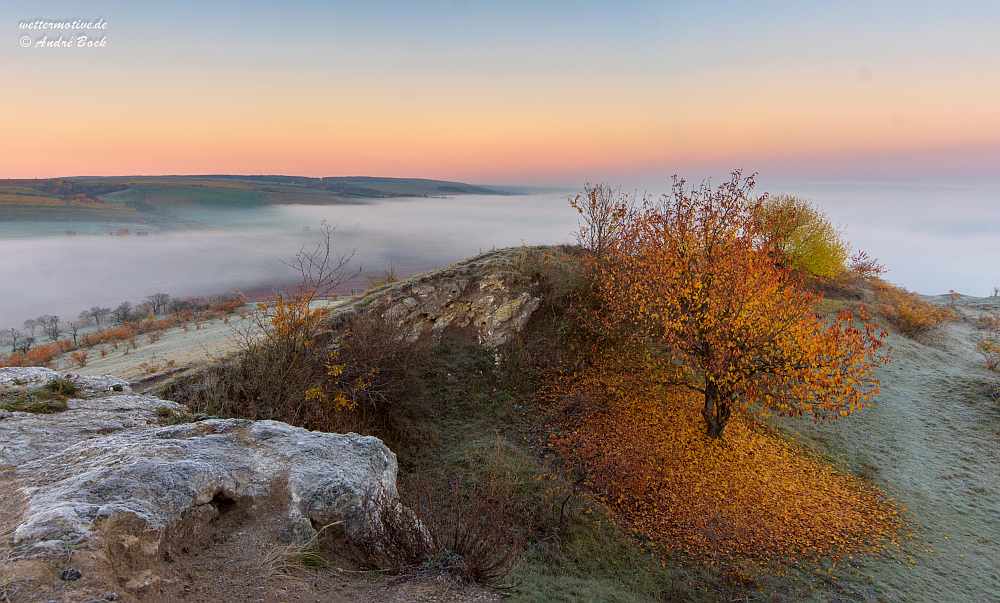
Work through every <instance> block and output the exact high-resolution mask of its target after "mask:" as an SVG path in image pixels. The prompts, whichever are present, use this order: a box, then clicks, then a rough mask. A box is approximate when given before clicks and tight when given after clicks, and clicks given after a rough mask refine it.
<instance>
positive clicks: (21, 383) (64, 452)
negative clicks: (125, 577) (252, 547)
mask: <svg viewBox="0 0 1000 603" xmlns="http://www.w3.org/2000/svg"><path fill="white" fill-rule="evenodd" d="M6 376H7V377H10V378H11V380H12V381H13V380H16V381H18V383H16V384H15V383H9V384H8V385H9V386H10V387H25V386H28V384H37V383H39V382H40V381H42V380H45V379H48V378H49V377H51V375H49V373H46V372H44V371H38V370H25V371H22V372H19V373H17V376H16V377H15V376H12V375H11V374H7V375H6ZM110 383H111V382H110V381H108V382H107V383H105V385H108V384H110ZM97 389H100V388H99V387H98V388H97ZM69 406H70V410H68V411H66V412H62V413H55V414H51V415H31V414H28V413H21V412H14V413H9V416H7V417H5V418H3V419H2V420H0V465H6V466H8V470H7V471H6V472H4V473H3V474H2V478H3V479H13V480H14V483H15V485H16V486H17V487H19V489H20V490H21V493H22V494H23V495H24V496H25V498H26V505H27V509H26V511H25V514H24V516H23V517H22V518H21V519H20V520H19V522H18V524H17V525H16V528H15V530H14V539H15V541H16V542H18V543H23V545H24V546H28V547H33V548H34V550H36V551H41V552H43V553H44V552H45V551H50V552H52V553H54V554H58V553H61V552H64V551H66V550H69V549H72V548H73V547H74V546H76V545H77V544H78V543H80V542H83V541H86V542H87V543H88V544H89V546H91V548H95V549H100V550H105V551H111V550H114V551H115V555H117V556H119V557H121V556H122V555H124V556H126V557H134V558H145V559H153V558H161V557H164V556H169V555H174V556H176V555H177V554H178V551H177V550H173V548H172V547H174V545H175V544H177V543H180V542H186V543H190V542H191V541H192V538H194V539H195V540H197V539H199V538H200V539H202V540H203V539H204V537H205V536H206V534H207V533H208V532H209V531H210V530H211V528H210V527H209V526H210V525H216V524H214V523H213V522H216V520H218V519H219V518H220V517H222V516H228V517H237V516H238V517H246V518H252V517H261V516H263V517H266V518H267V523H268V525H270V526H272V527H273V528H275V530H276V531H277V532H279V533H280V534H281V535H282V537H283V538H284V539H286V540H292V541H298V542H304V541H307V540H308V539H309V538H311V537H312V536H313V535H315V533H316V529H317V528H319V527H322V526H326V525H329V524H334V523H337V524H339V525H340V526H341V527H342V528H343V530H344V531H345V532H346V533H347V534H348V535H351V536H357V535H360V534H362V533H363V532H364V531H365V529H366V526H365V517H364V513H363V505H364V501H365V499H366V497H368V496H372V497H374V498H377V499H382V500H388V501H395V500H396V499H397V495H396V470H397V465H396V456H395V454H393V453H392V452H391V451H390V450H389V449H388V448H386V447H385V445H384V444H382V442H381V441H380V440H379V439H377V438H374V437H363V436H359V435H357V434H345V435H341V434H331V433H322V432H311V431H308V430H305V429H301V428H298V427H292V426H290V425H287V424H285V423H280V422H276V421H258V422H253V421H247V420H238V419H209V420H204V421H199V422H195V423H182V424H178V425H168V426H158V425H156V422H157V420H158V419H161V418H162V415H164V414H171V413H174V412H177V411H183V410H185V408H184V407H183V406H181V405H179V404H176V403H173V402H167V401H164V400H158V399H156V398H152V397H149V396H138V395H135V394H131V393H121V394H115V395H103V396H100V397H97V398H94V399H90V400H84V399H79V400H71V401H70V402H69ZM164 409H165V410H166V411H167V412H164ZM11 466H13V467H11ZM178 546H179V545H178Z"/></svg>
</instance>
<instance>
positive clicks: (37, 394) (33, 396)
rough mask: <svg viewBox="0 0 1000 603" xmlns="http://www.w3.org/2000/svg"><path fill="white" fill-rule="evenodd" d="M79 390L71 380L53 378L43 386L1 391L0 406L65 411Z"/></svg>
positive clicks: (43, 412)
mask: <svg viewBox="0 0 1000 603" xmlns="http://www.w3.org/2000/svg"><path fill="white" fill-rule="evenodd" d="M79 391H80V390H79V388H78V387H77V386H76V385H75V384H74V383H72V382H70V381H67V380H65V379H61V378H60V379H53V380H51V381H49V382H48V383H46V384H45V385H43V386H42V387H34V388H30V389H19V390H17V391H8V392H3V393H0V408H3V409H4V410H9V411H11V412H30V413H34V414H52V413H56V412H63V411H65V410H67V409H68V408H69V407H68V406H67V404H66V402H67V401H68V400H69V399H70V398H72V397H74V396H76V395H77V394H78V393H79Z"/></svg>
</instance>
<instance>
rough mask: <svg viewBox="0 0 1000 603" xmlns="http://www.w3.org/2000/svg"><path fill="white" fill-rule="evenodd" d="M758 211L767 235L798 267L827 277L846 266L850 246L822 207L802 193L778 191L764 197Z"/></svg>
mask: <svg viewBox="0 0 1000 603" xmlns="http://www.w3.org/2000/svg"><path fill="white" fill-rule="evenodd" d="M757 215H758V218H759V220H760V223H761V224H760V226H761V229H762V231H763V234H764V236H765V238H766V239H768V240H770V241H773V242H774V245H775V246H776V247H777V249H778V251H780V252H781V253H782V255H783V256H784V257H785V258H786V260H787V261H788V262H790V263H791V264H792V266H794V267H795V268H798V269H801V270H805V271H806V272H808V273H809V274H811V275H813V276H818V277H821V278H828V279H829V278H834V277H836V276H838V275H839V274H840V273H841V272H843V271H844V270H845V268H846V263H847V260H848V258H849V256H850V255H851V246H850V245H849V244H848V243H847V242H846V241H845V240H844V239H843V233H842V232H841V230H840V229H839V228H837V227H835V226H834V225H833V224H832V223H831V222H830V219H829V218H827V216H826V213H824V212H823V210H822V209H820V208H818V207H816V206H815V205H813V204H812V203H810V202H809V201H807V200H805V199H801V198H799V197H793V196H790V195H775V196H768V197H766V198H764V199H762V200H761V202H760V205H759V208H758V209H757Z"/></svg>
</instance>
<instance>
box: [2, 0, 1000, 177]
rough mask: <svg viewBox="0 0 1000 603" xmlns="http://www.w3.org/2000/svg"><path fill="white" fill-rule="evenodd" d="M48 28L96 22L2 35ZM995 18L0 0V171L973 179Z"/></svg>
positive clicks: (670, 6)
mask: <svg viewBox="0 0 1000 603" xmlns="http://www.w3.org/2000/svg"><path fill="white" fill-rule="evenodd" d="M73 20H79V21H82V22H93V23H99V24H103V25H105V28H104V29H91V30H79V29H77V30H43V29H31V28H27V27H24V28H22V25H23V26H27V25H29V24H33V23H36V22H38V21H43V22H45V21H73ZM998 23H1000V3H997V2H995V1H989V2H987V1H983V2H974V1H962V0H958V1H955V0H952V1H949V2H928V1H920V0H909V1H906V2H895V1H892V2H889V1H884V2H871V1H870V0H868V1H840V2H836V1H834V2H822V3H820V2H802V1H801V0H799V1H789V2H783V1H763V2H753V3H750V2H736V1H728V2H727V1H714V0H698V1H670V0H660V1H657V2H586V1H581V0H574V1H573V2H568V1H567V2H563V1H551V2H546V1H541V0H533V1H523V2H522V1H519V0H513V1H504V2H499V1H494V2H479V1H475V0H447V1H442V2H420V1H413V0H410V1H382V0H372V1H366V2H355V1H351V2H337V1H323V2H282V3H278V2H259V1H252V0H249V1H248V0H240V1H232V2H207V1H197V2H195V1H192V2H185V1H180V2H169V3H167V2H158V3H153V2H135V1H132V0H130V1H120V2H116V1H107V2H103V1H82V2H81V1H76V2H53V1H45V0H31V1H25V0H6V1H5V2H4V3H3V4H2V6H0V82H3V94H0V177H17V178H25V177H26V178H36V177H56V176H74V175H135V174H143V175H153V174H206V173H237V174H262V173H263V174H295V175H305V176H328V175H381V176H399V177H423V178H437V179H447V180H459V181H466V182H475V183H483V184H489V183H498V184H508V185H529V186H530V185H537V186H565V185H571V186H575V187H579V186H580V185H581V184H582V183H583V182H586V181H588V180H589V181H615V182H619V183H641V182H651V181H657V182H663V181H664V180H665V179H666V178H669V175H670V174H673V173H682V174H686V175H688V176H689V178H691V179H699V178H703V177H706V176H708V175H715V176H719V175H725V174H726V173H728V172H729V171H730V170H732V169H734V168H737V167H742V168H744V169H746V170H749V171H758V172H760V173H762V174H767V175H769V176H770V177H772V178H778V179H780V178H785V179H794V178H803V177H811V178H821V177H830V178H845V177H852V178H869V179H872V178H874V179H878V178H897V179H898V178H922V177H928V176H929V175H930V176H947V177H965V176H971V177H980V176H983V175H989V174H995V173H996V172H997V171H998V170H997V168H998V167H1000V111H998V110H997V107H998V106H1000V102H998V99H1000V36H998V35H996V25H997V24H998ZM60 36H62V38H63V40H64V41H69V42H70V43H71V47H69V48H66V47H44V46H42V45H40V44H39V40H41V39H42V38H43V37H44V38H45V41H57V40H58V39H59V37H60ZM80 36H87V37H88V38H89V40H87V41H91V42H94V41H96V42H98V43H101V42H103V44H104V45H103V46H97V47H90V48H88V47H86V46H84V47H79V46H77V45H78V44H80V39H79V38H80ZM84 44H86V41H84Z"/></svg>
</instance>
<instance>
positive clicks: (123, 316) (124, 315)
mask: <svg viewBox="0 0 1000 603" xmlns="http://www.w3.org/2000/svg"><path fill="white" fill-rule="evenodd" d="M111 318H112V319H114V321H115V323H116V324H119V325H123V324H125V323H127V322H132V303H131V302H128V301H123V302H122V303H120V304H118V307H117V308H115V309H114V310H112V311H111Z"/></svg>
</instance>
